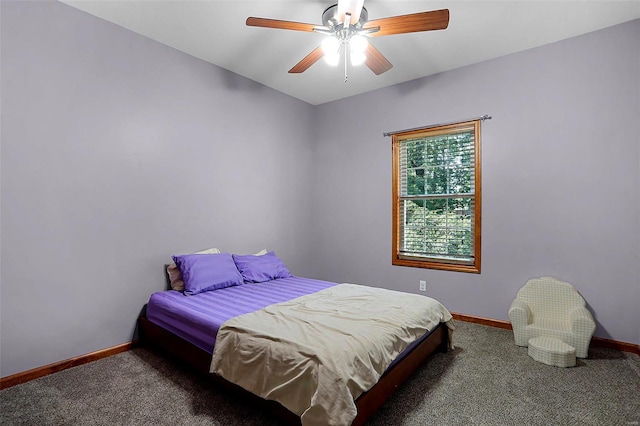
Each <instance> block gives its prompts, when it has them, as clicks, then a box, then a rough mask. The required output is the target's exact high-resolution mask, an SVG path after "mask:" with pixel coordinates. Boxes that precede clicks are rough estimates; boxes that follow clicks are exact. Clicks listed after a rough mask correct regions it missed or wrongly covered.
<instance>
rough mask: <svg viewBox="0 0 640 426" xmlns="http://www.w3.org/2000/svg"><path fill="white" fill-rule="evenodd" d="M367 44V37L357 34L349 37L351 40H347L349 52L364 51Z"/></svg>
mask: <svg viewBox="0 0 640 426" xmlns="http://www.w3.org/2000/svg"><path fill="white" fill-rule="evenodd" d="M368 44H369V42H368V41H367V39H366V38H364V37H363V36H361V35H358V34H356V35H354V36H353V37H351V40H349V48H350V50H351V52H360V53H364V52H365V51H366V50H367V45H368Z"/></svg>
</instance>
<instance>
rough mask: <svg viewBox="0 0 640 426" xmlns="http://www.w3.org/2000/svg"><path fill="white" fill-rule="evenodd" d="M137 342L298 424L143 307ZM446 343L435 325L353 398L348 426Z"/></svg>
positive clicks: (297, 419)
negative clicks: (213, 368)
mask: <svg viewBox="0 0 640 426" xmlns="http://www.w3.org/2000/svg"><path fill="white" fill-rule="evenodd" d="M138 331H139V337H140V342H141V343H142V344H143V345H148V346H151V347H154V348H157V349H160V350H161V351H162V352H165V353H166V354H168V355H170V356H171V357H173V358H175V359H177V360H179V361H181V362H182V363H184V364H186V366H187V367H189V368H192V369H195V370H196V371H197V372H199V373H203V374H206V375H207V376H209V377H210V378H211V379H212V380H214V381H215V382H216V383H219V384H221V385H222V386H224V387H225V388H227V389H228V390H230V391H232V392H237V393H239V394H241V395H242V396H243V398H248V399H250V400H251V401H252V402H255V403H259V404H261V405H266V406H267V407H268V408H269V409H270V410H271V411H272V412H274V414H276V415H277V416H279V417H280V418H281V420H283V421H284V422H286V424H291V425H300V417H298V416H296V415H295V414H293V413H292V412H291V411H289V410H287V409H286V408H285V407H283V406H282V405H280V404H279V403H277V402H275V401H266V400H264V399H263V398H260V397H258V396H256V395H254V394H252V393H251V392H248V391H246V390H244V389H242V388H241V387H239V386H237V385H235V384H233V383H230V382H229V381H227V380H225V379H223V378H222V377H220V376H218V375H216V374H212V373H210V372H209V367H210V365H211V354H210V353H209V352H206V351H204V350H202V349H200V348H198V347H197V346H195V345H193V344H192V343H190V342H187V341H186V340H184V339H182V338H181V337H178V336H176V335H175V334H173V333H171V332H170V331H167V330H165V329H164V328H162V327H160V326H158V325H156V324H154V323H152V322H151V321H149V320H148V319H147V317H146V307H145V309H144V310H143V312H142V314H141V315H140V318H139V319H138ZM448 343H449V333H448V329H447V326H446V325H445V324H442V323H441V324H439V325H438V326H437V327H436V328H435V329H434V330H433V331H432V332H431V334H430V335H429V336H427V338H425V339H424V340H423V341H422V342H421V343H420V344H419V345H417V346H415V347H414V348H413V349H412V350H411V352H409V353H408V354H406V356H405V357H404V358H403V359H402V360H401V361H399V362H398V363H396V364H395V365H393V366H392V367H390V368H389V369H388V370H387V371H386V372H385V373H384V374H383V375H382V377H381V378H380V380H378V383H376V384H375V385H374V386H373V387H372V388H371V389H370V390H369V391H367V392H365V393H363V394H362V395H360V397H358V398H357V399H356V401H355V402H356V407H357V410H358V414H357V416H356V418H355V419H354V421H353V422H352V425H357V426H359V425H362V424H364V422H365V421H366V420H367V419H368V418H369V417H370V416H371V415H372V414H373V413H374V412H375V411H376V410H378V408H380V406H382V404H384V402H385V401H386V400H387V399H388V398H389V397H390V396H391V394H393V392H394V391H395V389H396V388H398V386H400V385H401V384H402V383H404V382H405V381H406V380H407V379H408V378H409V376H411V374H412V373H413V372H414V371H415V370H416V369H417V368H418V367H419V366H420V365H421V364H422V363H423V362H424V361H425V360H427V358H429V357H430V356H431V355H432V354H433V353H435V352H436V351H442V352H446V351H447V348H448Z"/></svg>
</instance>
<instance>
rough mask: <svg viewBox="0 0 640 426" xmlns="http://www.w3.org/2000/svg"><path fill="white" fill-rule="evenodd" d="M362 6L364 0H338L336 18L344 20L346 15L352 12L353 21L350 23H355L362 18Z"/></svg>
mask: <svg viewBox="0 0 640 426" xmlns="http://www.w3.org/2000/svg"><path fill="white" fill-rule="evenodd" d="M362 6H364V0H338V11H337V13H336V18H338V21H340V22H344V15H345V14H346V13H350V14H351V21H350V22H349V23H350V24H352V25H355V24H356V23H357V22H358V21H359V20H360V14H361V13H362Z"/></svg>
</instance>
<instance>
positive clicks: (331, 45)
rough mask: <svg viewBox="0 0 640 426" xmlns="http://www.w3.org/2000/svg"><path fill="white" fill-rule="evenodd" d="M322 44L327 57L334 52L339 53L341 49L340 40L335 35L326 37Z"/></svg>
mask: <svg viewBox="0 0 640 426" xmlns="http://www.w3.org/2000/svg"><path fill="white" fill-rule="evenodd" d="M321 46H322V51H323V52H324V54H325V57H326V56H329V55H334V54H335V55H338V52H339V50H340V41H339V40H338V39H337V38H335V37H334V36H329V37H325V39H324V40H322V44H321Z"/></svg>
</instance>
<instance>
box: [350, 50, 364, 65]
mask: <svg viewBox="0 0 640 426" xmlns="http://www.w3.org/2000/svg"><path fill="white" fill-rule="evenodd" d="M350 56H351V65H353V66H354V67H356V66H358V65H362V64H363V63H364V61H366V60H367V55H365V54H364V52H357V51H355V50H352V51H351V55H350Z"/></svg>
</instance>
